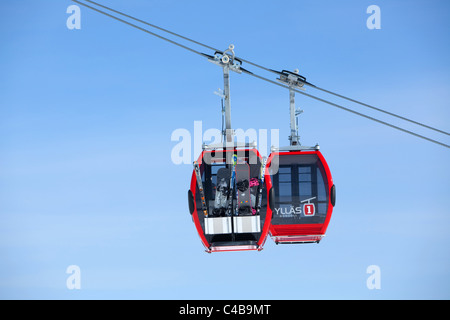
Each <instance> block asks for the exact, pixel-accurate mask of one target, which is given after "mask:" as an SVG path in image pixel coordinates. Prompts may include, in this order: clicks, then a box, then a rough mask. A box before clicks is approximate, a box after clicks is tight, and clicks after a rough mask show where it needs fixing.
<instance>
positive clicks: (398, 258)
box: [0, 0, 450, 299]
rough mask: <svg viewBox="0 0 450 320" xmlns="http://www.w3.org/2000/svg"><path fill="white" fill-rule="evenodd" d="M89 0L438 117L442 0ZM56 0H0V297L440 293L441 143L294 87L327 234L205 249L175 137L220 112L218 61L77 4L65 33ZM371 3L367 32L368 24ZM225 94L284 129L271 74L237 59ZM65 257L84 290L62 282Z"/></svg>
mask: <svg viewBox="0 0 450 320" xmlns="http://www.w3.org/2000/svg"><path fill="white" fill-rule="evenodd" d="M101 2H102V3H104V4H106V5H109V6H112V7H113V8H116V9H118V10H122V11H124V12H126V13H129V14H131V15H134V16H136V17H138V18H141V19H143V20H147V21H150V22H152V23H154V24H156V25H160V26H162V27H165V28H167V29H170V30H173V31H175V32H179V33H181V34H183V35H186V36H188V37H191V38H193V39H196V40H198V41H201V42H204V43H207V44H209V45H211V46H214V47H218V48H223V49H226V48H227V47H228V45H229V44H230V43H233V44H234V45H235V51H236V54H237V55H238V56H241V57H244V58H246V59H248V60H251V61H254V62H256V63H259V64H261V65H264V66H266V67H269V68H273V69H289V70H293V69H295V68H299V69H300V72H301V74H303V75H304V76H306V77H307V79H308V80H309V81H310V82H312V83H314V84H317V85H318V86H321V87H323V88H326V89H329V90H332V91H335V92H338V93H341V94H344V95H347V96H350V97H352V98H355V99H360V100H362V101H365V102H367V103H370V104H373V105H375V106H378V107H380V108H384V109H387V110H389V111H391V112H394V113H398V114H401V115H404V116H406V117H409V118H412V119H415V120H418V121H421V122H424V123H427V124H430V125H432V126H435V127H438V128H442V129H443V130H445V131H449V129H450V127H449V119H450V111H449V110H450V109H449V108H448V104H449V101H450V90H449V89H450V62H449V60H448V56H449V54H450V44H449V42H448V41H447V38H448V33H449V31H450V21H449V20H448V17H447V12H448V10H450V4H449V3H448V1H438V0H433V1H422V0H421V1H408V2H406V1H399V0H397V1H392V0H390V1H383V0H376V1H360V0H354V1H350V0H348V1H331V0H330V1H324V0H320V1H314V2H312V1H245V2H244V3H242V1H235V0H230V1H229V4H230V6H229V8H228V9H227V10H223V8H222V7H221V3H220V2H211V1H203V0H200V1H194V2H192V1H180V0H169V1H161V0H158V1H157V0H153V1H144V0H132V1H126V2H124V1H118V0H108V1H106V0H105V1H101ZM71 4H72V2H71V1H65V0H64V1H56V0H47V1H39V2H37V1H31V0H23V1H2V2H1V4H0V15H1V19H0V36H1V50H0V70H1V72H0V298H2V299H11V298H14V299H16V298H19V299H96V298H101V299H117V298H119V299H448V298H450V280H449V279H450V256H449V249H448V248H449V245H450V236H449V233H448V227H450V216H449V213H450V212H449V209H448V192H449V186H448V181H449V179H450V172H449V167H448V163H450V153H449V151H448V149H446V148H443V147H441V146H438V145H434V144H432V143H429V142H427V141H423V140H420V139H418V138H415V137H412V136H409V135H407V134H404V133H401V132H398V131H396V130H393V129H391V128H388V127H384V126H382V125H380V124H377V123H373V122H371V121H369V120H367V119H363V118H359V117H357V116H355V115H352V114H349V113H346V112H344V111H341V110H338V109H334V108H333V107H331V106H328V105H325V104H322V103H320V102H317V101H314V100H311V99H309V98H307V97H302V96H299V95H297V104H298V106H300V107H301V108H302V109H303V110H304V113H303V114H302V116H301V118H300V128H301V129H300V130H301V131H300V134H301V137H302V138H301V142H302V143H303V144H304V145H314V144H315V143H319V144H320V146H321V150H322V153H323V154H324V156H325V157H326V159H327V161H328V164H329V166H330V169H331V172H332V174H333V179H334V182H335V184H336V187H337V201H336V207H335V210H334V213H333V217H332V219H331V222H330V226H329V228H328V232H327V236H326V238H325V239H324V240H323V241H322V242H321V243H320V244H319V245H304V246H301V245H298V246H281V245H280V246H275V245H274V244H273V243H272V241H271V240H270V239H268V240H267V242H266V245H265V249H264V250H263V251H261V252H237V253H222V254H206V253H205V252H204V251H203V246H202V244H201V242H200V239H199V237H198V235H197V234H196V231H195V228H194V225H193V224H192V222H191V218H190V216H189V211H188V206H187V199H186V198H187V197H186V192H187V190H188V188H189V183H190V175H191V173H192V167H191V166H190V165H184V164H181V165H175V164H173V162H172V161H171V157H170V155H171V150H172V148H173V147H174V146H175V144H176V143H175V142H173V141H171V134H172V132H173V131H174V130H176V129H179V128H184V129H187V130H189V131H190V132H192V133H193V128H194V121H200V120H201V121H203V129H204V130H206V129H208V128H220V112H219V111H220V105H219V103H220V102H219V99H218V98H217V96H215V95H214V94H213V92H214V91H215V90H217V88H219V87H222V86H223V82H222V74H221V70H220V69H219V68H218V67H217V66H214V65H213V64H211V63H208V62H207V61H206V60H203V59H202V58H200V57H198V56H196V55H192V54H191V53H189V52H186V51H184V50H182V49H179V48H177V47H174V46H172V45H170V44H167V43H165V42H162V41H161V40H159V39H155V38H152V37H151V36H149V35H147V34H145V33H143V32H140V31H138V30H135V29H133V28H130V27H128V26H126V25H122V24H120V23H118V22H117V21H114V20H111V19H109V18H107V17H104V16H102V15H100V14H98V13H95V12H91V11H89V10H88V9H85V8H82V9H81V13H82V18H81V30H69V29H67V27H66V20H67V18H68V17H69V15H68V14H67V13H66V9H67V7H68V6H69V5H71ZM372 4H376V5H378V6H379V7H380V9H381V19H382V20H381V29H380V30H369V29H368V28H367V27H366V20H367V18H368V17H369V15H368V14H367V13H366V9H367V7H368V6H369V5H372ZM202 51H204V52H205V50H202ZM246 67H247V68H248V69H250V70H253V69H252V68H251V67H250V66H246ZM264 75H265V76H271V75H267V74H264ZM231 90H232V114H233V118H232V121H233V126H234V127H235V128H243V129H247V128H255V129H279V130H280V144H287V143H288V140H287V136H288V135H289V130H288V129H289V128H288V125H289V118H288V93H287V92H286V91H285V90H283V89H281V88H278V87H275V86H272V85H270V84H267V83H265V82H262V81H260V80H258V79H255V78H252V77H248V76H246V75H237V74H232V75H231ZM307 92H308V93H311V94H317V95H318V96H321V97H326V98H328V99H330V100H331V101H334V102H339V103H343V102H342V101H339V100H337V99H334V98H331V97H328V96H324V95H322V94H320V93H318V92H314V91H313V90H312V89H308V91H307ZM345 105H346V106H348V107H351V108H354V109H355V110H357V111H363V112H365V113H367V114H369V115H373V116H375V115H376V116H377V117H378V118H380V119H382V120H386V121H390V122H392V123H393V124H396V125H400V126H402V127H404V128H407V129H411V130H415V131H417V132H419V133H422V134H426V135H427V136H429V137H431V138H434V139H438V140H441V141H443V142H445V143H447V144H449V140H448V138H447V137H446V136H443V135H440V134H437V133H433V132H429V131H426V130H424V129H418V128H415V127H412V126H411V125H408V124H405V123H402V122H400V121H398V120H392V119H391V118H388V117H386V116H383V115H379V114H375V113H374V112H371V111H369V110H366V109H363V108H362V107H360V106H357V105H352V104H350V103H345ZM196 156H197V155H195V157H196ZM69 265H78V266H79V267H80V270H81V289H80V290H69V289H67V287H66V279H67V277H68V275H67V274H66V268H67V267H68V266H69ZM370 265H377V266H379V267H380V270H381V289H379V290H369V289H368V288H367V286H366V280H367V278H368V276H369V275H368V274H367V273H366V269H367V267H368V266H370Z"/></svg>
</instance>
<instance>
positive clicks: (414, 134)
mask: <svg viewBox="0 0 450 320" xmlns="http://www.w3.org/2000/svg"><path fill="white" fill-rule="evenodd" d="M249 75H251V76H253V77H255V78H258V79H261V80H264V81H267V82H269V83H271V84H274V85H277V86H279V87H282V88H285V89H288V90H293V91H295V92H297V93H300V94H302V95H305V96H307V97H309V98H312V99H315V100H318V101H320V102H323V103H326V104H329V105H331V106H333V107H336V108H339V109H342V110H345V111H348V112H351V113H353V114H356V115H358V116H360V117H363V118H366V119H369V120H372V121H375V122H378V123H381V124H383V125H385V126H388V127H391V128H394V129H397V130H400V131H402V132H405V133H408V134H410V135H413V136H415V137H418V138H421V139H424V140H427V141H429V142H433V143H436V144H438V145H441V146H443V147H446V148H450V145H447V144H445V143H442V142H439V141H436V140H433V139H430V138H428V137H425V136H423V135H420V134H418V133H415V132H412V131H409V130H406V129H403V128H400V127H398V126H395V125H393V124H390V123H388V122H385V121H382V120H379V119H376V118H374V117H371V116H368V115H365V114H363V113H360V112H357V111H354V110H352V109H349V108H346V107H344V106H341V105H339V104H336V103H333V102H330V101H327V100H325V99H322V98H319V97H316V96H313V95H311V94H308V93H306V92H303V91H301V90H297V89H295V88H291V87H289V86H286V85H283V84H281V83H278V82H275V81H273V80H270V79H267V78H264V77H262V76H259V75H257V74H255V73H249Z"/></svg>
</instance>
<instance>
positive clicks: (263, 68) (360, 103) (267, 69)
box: [73, 0, 450, 136]
mask: <svg viewBox="0 0 450 320" xmlns="http://www.w3.org/2000/svg"><path fill="white" fill-rule="evenodd" d="M73 1H75V2H77V3H80V2H79V1H76V0H73ZM85 1H86V2H89V3H91V4H94V5H96V6H99V7H101V8H104V9H106V10H109V11H111V12H114V13H116V14H119V15H121V16H123V17H126V18H128V19H132V20H134V21H137V22H139V23H142V24H145V25H147V26H150V27H152V28H155V29H158V30H160V31H163V32H166V33H169V34H171V35H173V36H176V37H179V38H181V39H183V40H186V41H189V42H192V43H195V44H197V45H199V46H202V47H204V48H207V49H209V50H213V51H215V52H217V51H221V50H219V49H217V48H214V47H211V46H209V45H207V44H204V43H202V42H199V41H196V40H193V39H191V38H188V37H185V36H183V35H181V34H178V33H176V32H173V31H170V30H167V29H165V28H162V27H159V26H157V25H155V24H152V23H149V22H147V21H144V20H141V19H138V18H135V17H133V16H130V15H128V14H126V13H123V12H120V11H118V10H115V9H113V8H110V7H108V6H105V5H103V4H100V3H98V2H95V1H92V0H85ZM236 59H238V60H240V61H242V62H245V63H248V64H250V65H252V66H254V67H257V68H260V69H262V70H265V71H268V72H271V73H274V74H279V73H280V72H278V71H276V70H273V69H270V68H266V67H264V66H262V65H259V64H257V63H254V62H252V61H249V60H246V59H243V58H240V57H236ZM303 83H304V84H305V85H307V86H310V87H312V88H314V89H316V90H319V91H322V92H325V93H328V94H331V95H334V96H336V97H339V98H341V99H344V100H347V101H350V102H353V103H356V104H359V105H361V106H364V107H367V108H370V109H372V110H376V111H378V112H381V113H384V114H387V115H389V116H392V117H395V118H398V119H401V120H403V121H407V122H410V123H413V124H415V125H418V126H421V127H424V128H427V129H429V130H433V131H436V132H439V133H442V134H445V135H449V136H450V133H448V132H446V131H443V130H440V129H437V128H435V127H432V126H430V125H427V124H424V123H421V122H418V121H415V120H412V119H408V118H406V117H404V116H401V115H398V114H395V113H393V112H390V111H387V110H383V109H381V108H377V107H375V106H372V105H370V104H367V103H365V102H361V101H358V100H356V99H353V98H349V97H346V96H344V95H341V94H339V93H336V92H333V91H330V90H327V89H324V88H321V87H318V86H316V85H314V84H312V83H309V82H307V81H303Z"/></svg>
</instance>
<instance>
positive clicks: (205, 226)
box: [188, 149, 271, 252]
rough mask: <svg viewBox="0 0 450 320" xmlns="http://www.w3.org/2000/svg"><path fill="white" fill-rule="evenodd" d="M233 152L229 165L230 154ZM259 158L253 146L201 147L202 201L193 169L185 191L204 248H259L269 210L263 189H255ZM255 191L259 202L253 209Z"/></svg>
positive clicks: (260, 247)
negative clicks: (259, 197)
mask: <svg viewBox="0 0 450 320" xmlns="http://www.w3.org/2000/svg"><path fill="white" fill-rule="evenodd" d="M235 155H236V156H237V157H236V159H237V163H235V167H233V166H232V162H233V161H232V160H231V158H232V157H233V156H235ZM261 161H262V159H261V156H260V154H259V152H258V151H257V150H256V149H231V150H229V149H226V150H223V149H219V150H204V151H203V152H202V153H201V155H200V157H199V158H198V161H197V163H198V169H199V177H201V183H202V185H203V186H202V187H203V194H204V200H205V202H204V203H202V191H201V190H200V189H199V185H198V181H197V175H196V172H195V170H194V172H193V173H192V179H191V186H190V189H189V191H188V198H189V210H190V213H191V215H192V219H193V222H194V224H195V227H196V229H197V232H198V234H199V236H200V239H201V241H202V243H203V245H204V246H205V248H206V251H207V252H217V251H242V250H261V249H262V247H263V245H264V242H265V240H266V238H267V235H268V232H269V226H270V220H271V211H269V212H268V210H267V201H266V199H267V191H266V190H267V189H266V188H265V187H264V185H262V184H261V187H262V188H263V189H261V190H259V189H258V188H259V184H260V181H261V180H260V178H261ZM233 169H235V170H233ZM233 172H235V174H236V176H235V178H236V184H235V186H234V187H233V183H231V177H232V173H233ZM264 184H265V183H264ZM230 185H231V188H230ZM259 191H261V193H260V196H261V197H262V202H261V207H260V209H259V210H256V208H257V201H258V192H259ZM230 192H231V193H230Z"/></svg>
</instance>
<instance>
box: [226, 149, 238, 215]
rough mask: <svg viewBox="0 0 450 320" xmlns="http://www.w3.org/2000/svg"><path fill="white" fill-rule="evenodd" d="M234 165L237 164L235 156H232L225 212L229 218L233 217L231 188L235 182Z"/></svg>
mask: <svg viewBox="0 0 450 320" xmlns="http://www.w3.org/2000/svg"><path fill="white" fill-rule="evenodd" d="M236 163H237V155H236V154H233V158H232V161H231V170H230V184H229V188H228V207H227V212H228V214H229V215H230V216H232V215H233V187H234V185H235V181H236V170H235V168H236Z"/></svg>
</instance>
